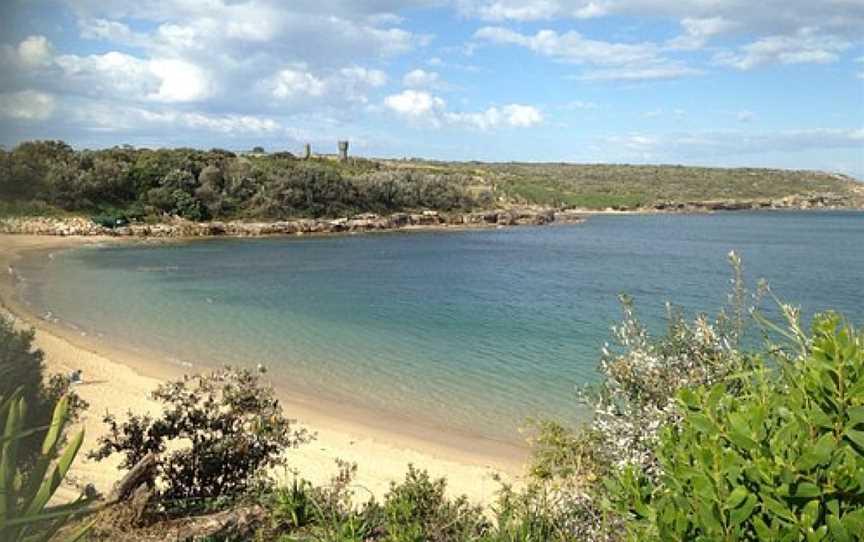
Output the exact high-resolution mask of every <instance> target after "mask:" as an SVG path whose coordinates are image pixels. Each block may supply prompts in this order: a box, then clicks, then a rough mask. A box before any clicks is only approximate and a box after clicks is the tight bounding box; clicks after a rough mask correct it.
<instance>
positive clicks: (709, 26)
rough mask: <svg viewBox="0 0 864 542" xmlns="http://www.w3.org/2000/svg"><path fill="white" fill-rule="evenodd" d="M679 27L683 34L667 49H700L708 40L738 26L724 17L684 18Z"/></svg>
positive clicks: (668, 44) (671, 42)
mask: <svg viewBox="0 0 864 542" xmlns="http://www.w3.org/2000/svg"><path fill="white" fill-rule="evenodd" d="M681 26H682V28H683V29H684V34H682V35H681V36H678V37H677V38H674V39H672V40H670V41H669V42H668V43H667V47H669V48H670V49H681V50H685V51H689V50H696V49H701V48H702V47H704V46H705V44H706V42H707V41H708V40H709V39H710V38H712V37H714V36H717V35H720V34H726V33H728V32H730V31H732V30H735V29H736V28H738V27H739V26H740V25H739V23H737V22H735V21H730V20H729V19H726V18H725V17H706V18H692V17H685V18H684V19H682V20H681Z"/></svg>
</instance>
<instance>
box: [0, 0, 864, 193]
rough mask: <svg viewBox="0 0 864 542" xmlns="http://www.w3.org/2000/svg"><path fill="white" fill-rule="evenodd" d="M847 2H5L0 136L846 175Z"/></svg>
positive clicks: (854, 12) (859, 144)
mask: <svg viewBox="0 0 864 542" xmlns="http://www.w3.org/2000/svg"><path fill="white" fill-rule="evenodd" d="M862 28H864V0H821V1H814V0H763V1H761V2H758V3H756V2H751V1H745V0H711V1H706V0H678V1H668V0H521V1H512V0H403V1H396V0H356V1H351V0H334V1H327V0H317V1H313V0H285V1H277V0H138V1H135V2H125V1H117V0H5V1H4V2H3V3H2V6H0V144H2V145H4V146H6V147H7V148H8V147H12V146H14V145H15V144H16V143H17V142H19V141H22V140H26V139H36V138H39V139H43V138H50V139H63V140H65V141H67V142H69V143H70V144H72V145H73V146H76V147H91V148H92V147H106V146H112V145H115V144H132V145H136V146H150V147H158V146H191V147H202V148H210V147H220V148H228V149H236V150H239V149H247V148H250V147H251V146H254V145H262V146H264V147H265V148H267V149H268V150H289V151H294V152H299V151H300V149H301V147H302V144H303V143H304V142H306V141H309V142H311V143H312V144H313V147H314V148H315V149H316V150H320V151H322V152H333V151H334V150H335V147H336V143H335V142H336V140H337V139H342V138H348V139H350V140H351V142H352V152H353V153H355V154H362V155H368V156H380V157H402V156H417V157H425V158H438V159H458V160H471V159H478V160H496V161H507V160H524V161H568V162H589V163H596V162H626V163H681V164H700V165H711V166H771V167H783V168H791V169H821V170H829V171H837V172H843V173H847V174H852V175H855V176H857V177H858V178H861V179H864V32H862V31H861V29H862Z"/></svg>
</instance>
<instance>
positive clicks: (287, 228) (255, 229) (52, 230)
mask: <svg viewBox="0 0 864 542" xmlns="http://www.w3.org/2000/svg"><path fill="white" fill-rule="evenodd" d="M583 220H584V217H583V215H582V214H580V213H573V212H555V211H553V210H550V209H528V208H526V209H506V210H491V211H482V212H472V213H441V212H438V211H424V212H422V213H394V214H392V215H388V216H381V215H377V214H372V213H364V214H359V215H354V216H351V217H345V218H334V219H324V218H317V219H312V218H299V219H292V220H281V221H275V222H249V221H239V220H235V221H224V222H223V221H209V222H191V221H189V220H184V219H181V218H177V217H173V218H171V219H168V220H166V221H164V222H159V223H153V224H151V223H130V224H120V225H117V226H115V227H107V226H104V225H101V224H98V223H96V222H94V221H93V220H91V219H89V218H85V217H67V218H53V217H8V218H0V233H8V234H29V235H59V236H114V237H154V238H161V237H166V238H169V237H211V236H231V237H259V236H266V235H303V234H332V233H361V232H374V231H391V230H402V229H405V230H407V229H445V228H454V229H455V228H483V227H498V226H518V225H537V226H540V225H545V224H550V223H553V222H557V223H567V224H573V223H578V222H581V221H583Z"/></svg>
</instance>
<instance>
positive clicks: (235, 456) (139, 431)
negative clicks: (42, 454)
mask: <svg viewBox="0 0 864 542" xmlns="http://www.w3.org/2000/svg"><path fill="white" fill-rule="evenodd" d="M153 399H155V400H157V401H159V402H161V403H163V405H164V409H163V413H162V416H161V417H160V418H158V419H155V420H154V419H152V418H150V417H149V416H136V415H134V414H132V413H129V418H128V420H127V421H125V422H123V423H122V424H119V423H118V422H117V420H116V418H115V417H114V416H113V415H111V414H106V416H105V418H104V421H105V423H106V424H107V425H108V427H109V432H108V434H106V435H105V436H103V437H101V438H100V439H99V447H98V448H97V449H96V450H95V451H94V452H93V453H92V454H91V456H92V457H93V458H94V459H104V458H106V457H108V456H110V455H112V454H115V453H120V454H122V455H123V462H122V464H121V467H122V468H132V467H134V466H135V465H136V464H137V463H138V462H139V461H141V460H142V459H143V458H144V457H145V456H146V455H147V454H149V453H156V454H159V462H158V467H157V468H158V472H157V476H158V482H159V483H160V492H159V497H160V498H162V499H164V500H166V501H175V502H177V503H180V504H179V505H178V506H182V507H183V508H186V507H190V508H195V507H198V505H199V504H200V503H201V502H203V501H207V500H214V499H226V498H230V497H231V496H237V495H241V494H243V493H244V492H245V491H247V489H248V488H249V487H250V486H251V485H253V484H254V483H256V482H261V479H260V478H261V477H262V476H265V475H266V472H267V470H268V469H272V468H274V467H277V466H282V465H284V461H285V457H284V455H283V454H284V452H285V451H286V450H287V449H290V448H294V447H297V446H298V445H299V444H302V443H304V442H306V441H308V436H307V434H306V432H305V431H304V430H294V429H293V428H292V426H293V421H292V420H289V419H287V418H285V417H284V416H283V415H282V407H281V406H280V405H279V401H277V400H276V399H275V397H274V394H273V390H272V388H270V387H265V386H262V385H260V383H259V374H258V373H253V372H251V371H248V370H240V369H237V370H235V369H225V370H222V371H216V372H213V373H211V374H209V375H196V376H191V377H190V376H187V377H185V378H184V379H183V380H180V381H178V382H171V383H167V384H163V385H161V386H159V388H158V389H157V390H156V391H155V392H153ZM178 442H179V443H188V446H179V447H178V446H176V445H175V446H172V444H176V443H178ZM169 447H170V448H169ZM169 449H170V451H167V450H169Z"/></svg>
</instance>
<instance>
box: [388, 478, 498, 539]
mask: <svg viewBox="0 0 864 542" xmlns="http://www.w3.org/2000/svg"><path fill="white" fill-rule="evenodd" d="M446 488H447V482H446V480H444V479H443V478H439V479H437V480H432V479H430V478H429V474H428V473H427V472H426V471H422V470H417V469H415V468H414V467H413V466H411V465H409V466H408V473H407V474H406V475H405V481H404V482H402V483H401V484H395V483H394V484H392V485H391V487H390V492H389V493H387V495H386V496H385V497H384V515H385V517H386V524H385V526H384V530H385V531H386V533H387V540H389V541H392V542H448V541H451V540H474V539H476V538H478V537H479V536H480V535H482V534H483V533H484V532H485V531H486V530H487V529H488V523H487V522H486V519H485V518H484V517H483V512H482V509H481V508H479V507H476V506H471V505H470V504H469V503H468V499H467V497H465V496H462V497H458V498H456V499H454V500H452V501H451V500H449V499H447V498H446V496H445V494H444V493H445V490H446Z"/></svg>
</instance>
